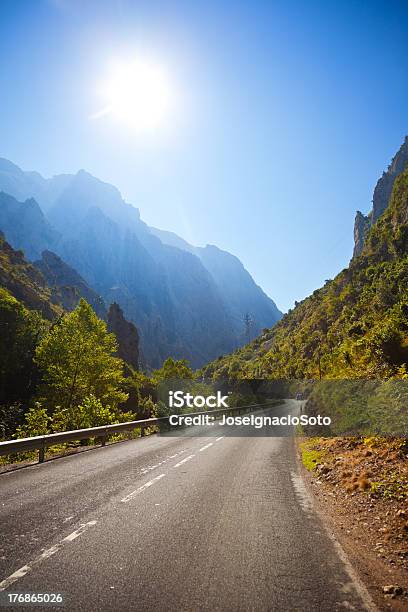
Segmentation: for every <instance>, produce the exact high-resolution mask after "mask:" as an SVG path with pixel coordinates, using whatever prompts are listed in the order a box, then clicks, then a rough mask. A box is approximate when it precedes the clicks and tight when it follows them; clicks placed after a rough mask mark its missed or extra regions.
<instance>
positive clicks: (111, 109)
mask: <svg viewBox="0 0 408 612" xmlns="http://www.w3.org/2000/svg"><path fill="white" fill-rule="evenodd" d="M101 89H102V96H103V98H104V103H105V106H104V108H103V109H102V110H101V111H99V112H98V113H96V114H95V115H94V116H93V118H95V119H96V118H99V117H102V116H104V115H112V116H113V117H115V118H116V119H118V120H120V121H122V122H124V123H126V124H127V125H128V126H130V127H132V128H136V129H148V128H154V127H156V126H157V125H159V124H160V123H161V121H162V120H163V118H164V117H165V115H166V112H167V110H168V105H169V99H170V90H169V84H168V82H167V78H166V75H165V73H164V71H163V70H162V69H161V68H160V67H159V66H156V65H153V64H149V63H145V62H142V61H133V62H130V63H128V64H116V65H115V66H112V67H111V71H110V74H109V76H108V78H107V79H106V81H105V82H104V83H103V85H102V88H101Z"/></svg>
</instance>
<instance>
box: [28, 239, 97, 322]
mask: <svg viewBox="0 0 408 612" xmlns="http://www.w3.org/2000/svg"><path fill="white" fill-rule="evenodd" d="M34 266H35V267H36V268H37V269H38V270H39V271H40V272H41V273H42V275H43V277H44V278H45V280H46V282H47V284H48V286H49V287H50V288H51V289H52V290H53V292H54V294H55V295H56V296H58V301H59V302H60V304H61V305H62V307H63V308H64V310H68V311H69V310H74V309H75V308H76V306H77V304H78V302H79V300H80V298H81V297H82V298H84V299H85V300H86V301H87V302H88V304H90V305H91V306H92V308H93V309H94V311H95V312H96V314H97V315H98V317H100V318H101V319H106V318H107V312H106V306H105V304H104V302H103V300H102V298H101V297H100V296H99V295H98V294H97V293H96V292H95V291H94V290H93V289H91V287H89V285H87V283H86V282H85V281H84V279H83V278H82V277H81V276H80V275H79V274H78V272H77V271H76V270H74V268H71V267H70V266H68V264H66V263H65V262H64V261H63V260H62V259H61V258H60V257H58V255H56V254H55V253H53V252H52V251H47V250H45V251H43V252H42V255H41V259H40V260H39V261H35V262H34Z"/></svg>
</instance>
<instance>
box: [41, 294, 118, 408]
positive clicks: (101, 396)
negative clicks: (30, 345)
mask: <svg viewBox="0 0 408 612" xmlns="http://www.w3.org/2000/svg"><path fill="white" fill-rule="evenodd" d="M116 350H117V343H116V340H115V337H114V336H113V334H109V333H108V332H107V331H106V324H105V322H104V321H101V320H100V319H98V317H97V316H96V314H95V313H94V311H93V310H92V308H91V306H89V304H88V303H87V302H86V301H85V300H83V299H81V301H80V302H79V304H78V306H77V308H76V309H75V310H74V311H73V312H71V313H69V314H66V315H64V317H62V319H61V320H60V321H59V323H58V324H57V325H55V326H54V327H53V328H52V329H51V330H50V332H49V333H48V334H47V335H46V336H45V337H44V338H43V339H42V341H41V342H40V344H39V345H38V347H37V349H36V357H35V360H36V363H37V364H38V367H39V368H40V370H41V372H42V375H43V383H44V384H43V386H42V389H41V393H40V396H41V399H42V401H43V402H44V403H45V404H46V405H47V406H48V407H49V408H50V410H51V411H52V410H53V409H54V407H55V406H56V405H57V404H58V405H60V406H61V408H62V409H66V410H68V411H70V410H71V409H72V408H73V407H75V406H79V405H81V404H82V403H83V402H84V401H85V398H88V397H90V396H91V395H93V396H94V397H96V398H98V400H100V401H101V402H102V404H103V405H109V406H111V407H112V408H115V407H116V406H117V404H118V403H120V402H124V401H125V400H126V399H127V395H126V394H125V393H124V392H123V391H122V390H121V385H122V384H123V381H124V379H123V362H122V360H121V359H119V358H117V357H115V356H114V354H115V351H116Z"/></svg>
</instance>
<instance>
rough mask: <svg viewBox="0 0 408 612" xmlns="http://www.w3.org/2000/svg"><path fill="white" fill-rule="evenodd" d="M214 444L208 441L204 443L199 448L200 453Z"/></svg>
mask: <svg viewBox="0 0 408 612" xmlns="http://www.w3.org/2000/svg"><path fill="white" fill-rule="evenodd" d="M213 444H214V442H210V443H209V444H206V445H205V446H202V447H201V448H200V450H199V452H200V453H202V452H203V451H205V450H206V449H207V448H210V446H212V445H213Z"/></svg>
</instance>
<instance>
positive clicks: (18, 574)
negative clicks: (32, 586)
mask: <svg viewBox="0 0 408 612" xmlns="http://www.w3.org/2000/svg"><path fill="white" fill-rule="evenodd" d="M96 523H97V521H89V522H88V523H85V524H84V525H80V527H78V529H76V530H75V531H73V532H72V533H70V534H69V535H67V536H66V537H65V538H63V539H62V540H61V541H60V542H58V544H55V545H54V546H51V548H47V549H46V550H44V551H43V552H42V553H41V555H40V556H39V557H37V558H36V559H34V561H31V563H29V564H27V565H23V567H20V569H18V570H16V571H15V572H13V573H12V574H10V576H8V577H7V578H5V579H4V580H2V581H1V582H0V592H1V591H5V590H6V589H8V588H9V587H10V586H11V585H12V584H14V582H16V581H17V580H19V579H20V578H23V576H25V575H26V574H28V573H29V572H31V570H32V569H33V568H34V567H35V566H36V565H38V564H39V563H41V561H44V560H45V559H48V558H49V557H52V555H55V553H57V552H58V551H59V550H60V549H61V548H62V547H63V546H64V545H65V544H66V543H67V542H72V541H73V540H76V538H77V537H79V536H80V535H81V534H82V533H84V531H86V530H87V529H89V527H93V526H94V525H96Z"/></svg>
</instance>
